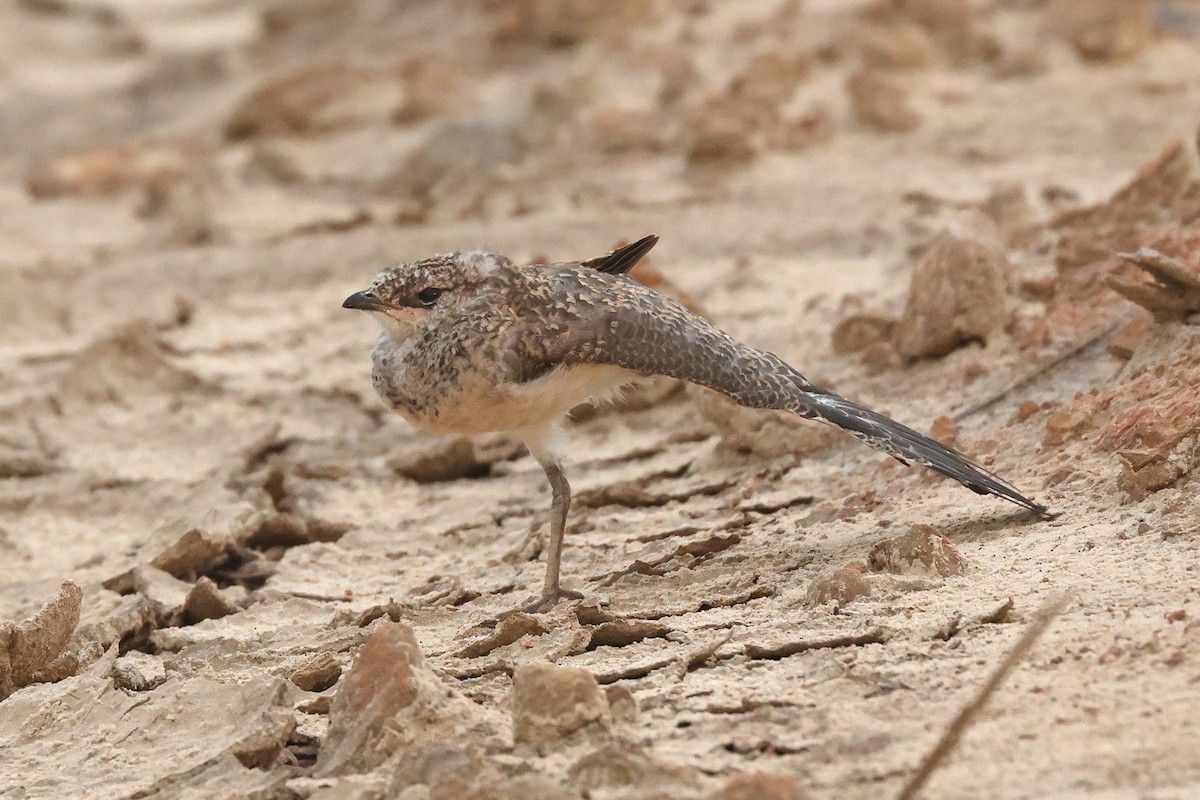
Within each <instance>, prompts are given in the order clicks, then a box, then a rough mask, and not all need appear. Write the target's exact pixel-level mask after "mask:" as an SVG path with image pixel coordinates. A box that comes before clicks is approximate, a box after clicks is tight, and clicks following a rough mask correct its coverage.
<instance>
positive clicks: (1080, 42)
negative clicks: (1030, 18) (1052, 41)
mask: <svg viewBox="0 0 1200 800" xmlns="http://www.w3.org/2000/svg"><path fill="white" fill-rule="evenodd" d="M1153 6H1154V3H1153V2H1151V0H1058V2H1056V3H1055V4H1054V5H1053V6H1052V7H1051V9H1050V11H1049V13H1048V18H1049V24H1050V27H1051V29H1052V30H1053V31H1054V32H1055V33H1057V34H1059V35H1060V36H1063V37H1064V38H1066V39H1067V40H1068V41H1069V42H1070V43H1071V45H1072V46H1073V47H1074V48H1075V51H1076V52H1077V53H1079V55H1080V56H1081V57H1083V58H1086V59H1089V60H1092V61H1119V60H1121V59H1125V58H1129V57H1131V56H1133V55H1135V54H1137V53H1139V52H1140V51H1142V50H1143V49H1145V48H1146V46H1147V45H1149V44H1150V42H1152V41H1153V39H1154V21H1153Z"/></svg>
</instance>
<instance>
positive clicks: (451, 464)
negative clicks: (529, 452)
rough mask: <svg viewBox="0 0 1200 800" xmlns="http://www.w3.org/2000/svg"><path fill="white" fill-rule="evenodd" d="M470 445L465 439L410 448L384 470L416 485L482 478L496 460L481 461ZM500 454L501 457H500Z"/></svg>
mask: <svg viewBox="0 0 1200 800" xmlns="http://www.w3.org/2000/svg"><path fill="white" fill-rule="evenodd" d="M481 455H482V454H481V453H480V452H479V450H478V449H477V448H476V446H475V444H474V442H472V441H471V439H469V438H467V437H465V436H459V437H455V438H446V439H438V440H437V441H433V442H430V443H429V444H428V445H425V446H422V447H417V448H413V449H412V450H409V451H407V452H404V453H401V454H400V455H397V456H395V457H394V458H392V459H390V460H389V461H388V467H389V468H390V469H392V470H393V471H394V472H396V473H397V474H399V475H403V476H404V477H406V478H408V479H409V480H411V481H416V482H417V483H440V482H441V481H454V480H458V479H460V478H482V477H484V476H485V475H487V474H488V472H490V471H491V468H492V464H494V463H495V462H496V461H497V460H502V459H497V458H491V459H489V458H481ZM501 455H503V454H501Z"/></svg>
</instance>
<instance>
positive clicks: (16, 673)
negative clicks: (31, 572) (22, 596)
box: [0, 581, 83, 700]
mask: <svg viewBox="0 0 1200 800" xmlns="http://www.w3.org/2000/svg"><path fill="white" fill-rule="evenodd" d="M82 601H83V591H82V590H81V589H80V588H79V587H78V586H77V585H75V584H74V583H72V582H71V581H64V582H63V585H62V586H61V587H60V588H59V590H58V595H57V596H56V597H55V598H54V599H53V600H51V601H50V602H48V603H46V604H45V605H44V606H42V608H41V610H40V611H38V612H37V613H36V614H34V615H33V616H32V617H30V618H29V619H27V620H25V621H24V622H21V623H17V624H14V623H12V622H4V623H0V700H3V699H4V698H6V697H8V696H9V695H10V694H12V693H13V692H15V691H16V690H17V689H20V688H21V687H23V686H28V685H29V684H31V683H42V682H44V681H47V680H57V679H61V678H64V677H67V676H66V675H60V674H58V673H59V672H61V671H62V670H59V669H56V668H55V662H56V661H58V660H59V659H60V658H63V657H64V653H63V651H64V650H65V649H66V647H67V643H68V642H70V640H71V634H72V633H73V632H74V631H75V626H76V625H77V624H79V611H80V608H81V604H82ZM72 674H73V673H72Z"/></svg>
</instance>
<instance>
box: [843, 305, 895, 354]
mask: <svg viewBox="0 0 1200 800" xmlns="http://www.w3.org/2000/svg"><path fill="white" fill-rule="evenodd" d="M895 330H896V320H894V319H892V318H891V317H886V316H884V315H883V314H872V313H869V312H866V313H858V314H851V315H850V316H848V317H845V318H843V319H842V321H841V322H839V323H838V324H837V325H835V326H834V328H833V332H832V333H831V334H830V342H831V344H832V345H833V352H835V353H839V354H842V355H845V354H848V353H858V352H861V351H863V350H866V349H867V348H868V347H871V346H872V345H875V344H879V343H880V342H887V341H889V340H890V339H891V338H892V336H893V335H894V333H895Z"/></svg>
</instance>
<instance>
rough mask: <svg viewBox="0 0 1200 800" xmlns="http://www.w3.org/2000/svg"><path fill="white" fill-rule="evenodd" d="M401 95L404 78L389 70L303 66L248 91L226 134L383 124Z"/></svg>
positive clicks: (269, 133) (244, 135)
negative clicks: (250, 91) (247, 95)
mask: <svg viewBox="0 0 1200 800" xmlns="http://www.w3.org/2000/svg"><path fill="white" fill-rule="evenodd" d="M404 100H405V90H404V82H403V81H402V80H401V78H400V76H399V75H396V74H394V73H391V72H385V71H377V70H369V69H362V68H359V67H352V66H349V65H348V64H343V63H332V64H320V65H315V66H308V67H304V68H303V69H300V70H298V71H296V72H293V73H291V74H289V75H284V76H283V77H280V78H277V79H275V80H271V81H267V82H266V83H264V84H263V85H262V86H260V87H259V88H258V89H256V90H255V91H254V92H253V93H251V94H250V96H249V97H247V98H246V99H245V100H244V101H243V102H242V104H241V105H240V106H238V108H236V109H235V110H234V112H233V114H232V116H231V117H230V119H229V122H227V123H226V124H225V138H227V139H230V140H233V141H237V140H240V139H249V138H251V137H254V136H284V135H303V134H315V133H321V132H327V131H333V130H338V129H340V128H349V127H355V126H359V125H364V124H369V123H375V124H380V123H387V122H389V121H390V120H391V118H392V117H393V116H394V115H395V114H396V112H397V110H399V109H400V108H401V107H402V106H403V104H404Z"/></svg>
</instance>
